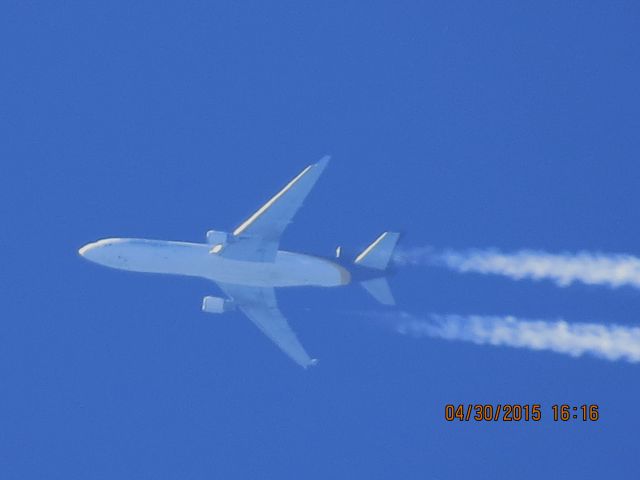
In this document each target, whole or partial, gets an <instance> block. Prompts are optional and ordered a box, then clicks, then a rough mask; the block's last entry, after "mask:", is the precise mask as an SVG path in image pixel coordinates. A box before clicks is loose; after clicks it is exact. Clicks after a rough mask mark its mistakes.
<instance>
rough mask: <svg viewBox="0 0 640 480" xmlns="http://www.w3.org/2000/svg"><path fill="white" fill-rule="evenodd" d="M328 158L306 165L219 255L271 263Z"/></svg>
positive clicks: (243, 226)
mask: <svg viewBox="0 0 640 480" xmlns="http://www.w3.org/2000/svg"><path fill="white" fill-rule="evenodd" d="M329 158H330V157H328V156H325V157H323V158H322V159H321V160H320V161H319V162H318V163H316V164H313V165H309V166H308V167H307V168H305V169H304V170H303V171H302V172H301V173H300V174H299V175H298V176H297V177H295V178H294V179H293V180H291V181H290V182H289V183H288V184H287V185H286V186H285V187H284V188H283V189H282V190H280V191H279V192H278V193H277V194H276V195H274V196H273V198H271V200H269V201H268V202H267V203H265V204H264V205H263V206H262V207H260V208H259V209H258V210H257V211H256V212H255V213H254V214H253V215H251V216H250V217H249V218H248V219H247V220H245V221H244V222H243V223H242V224H241V225H240V226H239V227H238V228H236V229H235V230H234V231H233V241H232V242H229V245H227V246H226V247H225V249H224V251H223V252H222V255H223V256H225V257H227V258H233V259H237V260H247V261H254V262H256V261H258V262H272V261H273V260H274V259H275V256H276V253H277V251H278V246H279V243H280V236H281V235H282V232H284V230H285V228H287V225H289V223H290V222H291V220H292V219H293V217H294V215H295V214H296V212H297V211H298V210H299V209H300V207H301V206H302V204H303V202H304V200H305V198H306V197H307V195H308V194H309V192H310V191H311V189H312V188H313V186H314V185H315V183H316V182H317V181H318V178H320V175H321V174H322V172H323V170H324V169H325V167H326V166H327V163H329Z"/></svg>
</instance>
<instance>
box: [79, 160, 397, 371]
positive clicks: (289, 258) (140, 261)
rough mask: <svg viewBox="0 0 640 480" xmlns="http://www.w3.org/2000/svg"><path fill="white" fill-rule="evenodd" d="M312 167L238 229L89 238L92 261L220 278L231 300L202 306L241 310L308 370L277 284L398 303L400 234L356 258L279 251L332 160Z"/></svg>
mask: <svg viewBox="0 0 640 480" xmlns="http://www.w3.org/2000/svg"><path fill="white" fill-rule="evenodd" d="M329 159H330V157H329V156H325V157H323V158H322V159H321V160H320V161H319V162H317V163H316V164H312V165H309V166H308V167H307V168H305V169H304V170H303V171H302V172H301V173H300V174H298V175H297V176H296V177H295V178H294V179H293V180H291V181H290V182H289V183H288V184H287V185H286V186H285V187H284V188H283V189H282V190H280V191H279V192H278V193H277V194H276V195H274V196H273V197H272V198H271V199H270V200H269V201H268V202H267V203H265V204H264V205H263V206H262V207H260V208H259V209H258V210H257V211H256V212H255V213H254V214H253V215H251V216H250V217H249V218H248V219H247V220H245V221H244V222H242V224H240V226H238V227H237V228H236V229H235V230H233V232H230V233H227V232H223V231H215V230H210V231H208V232H207V234H206V243H189V242H176V241H165V240H148V239H140V238H107V239H104V240H98V241H96V242H93V243H88V244H87V245H85V246H83V247H82V248H80V249H79V251H78V253H79V254H80V255H81V256H82V257H84V258H85V259H87V260H89V261H91V262H95V263H98V264H100V265H104V266H107V267H111V268H117V269H120V270H129V271H134V272H147V273H164V274H174V275H188V276H196V277H202V278H206V279H208V280H212V281H213V282H215V283H216V284H217V285H218V287H219V288H220V290H222V292H223V293H224V294H225V295H226V298H223V297H215V296H206V297H204V299H203V301H202V310H203V311H204V312H206V313H216V314H220V313H224V312H228V311H232V310H239V311H240V312H242V313H243V314H245V315H246V316H247V317H249V319H250V320H251V321H252V322H253V323H254V324H255V325H256V326H257V327H258V328H259V329H260V330H261V331H262V333H264V334H265V335H266V336H267V337H269V338H270V339H271V340H272V341H273V342H274V343H275V344H276V345H277V346H278V347H279V348H280V349H281V350H282V351H283V352H284V353H285V354H287V355H288V356H289V357H290V358H291V359H292V360H293V361H294V362H296V363H297V364H298V365H300V366H301V367H303V368H305V369H306V368H307V367H309V366H310V365H315V364H316V363H317V359H314V358H311V357H310V356H309V354H308V353H307V352H306V351H305V349H304V347H303V346H302V344H301V343H300V341H299V340H298V338H297V336H296V334H295V333H294V332H293V330H292V329H291V327H290V326H289V324H288V323H287V320H286V318H285V317H284V316H283V315H282V313H281V312H280V310H279V308H278V303H277V301H276V295H275V288H280V287H295V286H315V287H338V286H344V285H348V284H350V283H353V282H356V281H357V282H359V283H360V285H362V286H363V287H364V288H365V290H367V291H368V292H369V293H370V294H371V295H372V296H373V297H374V298H375V299H376V300H377V301H378V302H380V303H382V304H384V305H393V304H394V298H393V295H392V293H391V290H390V289H389V285H388V283H387V280H386V276H387V274H388V266H389V263H390V261H391V257H392V255H393V251H394V249H395V246H396V244H397V242H398V239H399V237H400V234H399V233H397V232H384V233H383V234H381V235H380V236H379V237H378V238H377V239H376V240H375V241H374V242H373V243H371V244H370V245H369V246H368V247H367V248H366V249H364V250H363V251H362V252H361V253H360V254H359V255H358V256H356V257H355V260H353V261H351V260H348V259H345V258H343V255H342V249H341V247H338V248H337V249H336V253H335V257H334V258H331V259H328V258H321V257H317V256H312V255H307V254H303V253H295V252H290V251H286V250H280V237H281V236H282V233H283V232H284V230H285V229H286V228H287V226H288V225H289V223H291V221H292V219H293V217H294V215H295V214H296V212H297V211H298V210H299V209H300V207H301V206H302V204H303V202H304V200H305V198H306V197H307V195H308V194H309V192H310V191H311V189H312V188H313V186H314V185H315V183H316V182H317V180H318V178H320V175H321V174H322V172H323V171H324V169H325V167H326V166H327V164H328V163H329Z"/></svg>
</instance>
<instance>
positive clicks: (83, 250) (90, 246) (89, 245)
mask: <svg viewBox="0 0 640 480" xmlns="http://www.w3.org/2000/svg"><path fill="white" fill-rule="evenodd" d="M95 246H96V244H95V242H94V243H87V244H86V245H85V246H84V247H81V248H80V249H79V250H78V253H79V254H80V256H82V257H84V256H86V255H87V253H88V252H89V251H91V250H93V249H94V248H95Z"/></svg>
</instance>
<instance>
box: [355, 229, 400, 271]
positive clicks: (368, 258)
mask: <svg viewBox="0 0 640 480" xmlns="http://www.w3.org/2000/svg"><path fill="white" fill-rule="evenodd" d="M399 238H400V234H399V233H397V232H384V233H383V234H382V235H380V236H379V237H378V238H376V239H375V241H374V242H373V243H372V244H371V245H369V246H368V247H367V248H365V249H364V250H363V251H362V253H361V254H360V255H358V256H357V257H356V260H355V262H354V263H355V264H356V265H361V266H363V267H369V268H374V269H376V270H386V268H387V266H388V265H389V261H390V260H391V256H392V255H393V251H394V249H395V248H396V244H397V243H398V239H399Z"/></svg>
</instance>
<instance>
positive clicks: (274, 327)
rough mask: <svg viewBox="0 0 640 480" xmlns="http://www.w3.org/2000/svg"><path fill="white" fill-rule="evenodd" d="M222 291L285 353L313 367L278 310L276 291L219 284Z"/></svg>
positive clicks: (301, 363) (294, 359) (305, 365)
mask: <svg viewBox="0 0 640 480" xmlns="http://www.w3.org/2000/svg"><path fill="white" fill-rule="evenodd" d="M218 286H219V287H220V289H221V290H222V291H223V292H224V293H226V294H227V295H228V296H229V297H231V299H232V300H233V301H234V302H235V305H236V306H237V307H238V308H239V309H240V311H242V313H244V314H245V315H246V316H247V317H249V320H251V321H252V322H253V323H254V324H255V325H256V326H257V327H258V328H259V329H260V330H261V331H262V333H264V334H265V335H266V336H267V337H269V338H270V339H271V340H272V341H273V342H274V343H275V344H276V345H277V346H278V347H279V348H280V349H281V350H282V351H283V352H284V353H286V354H287V355H288V356H289V357H291V359H292V360H293V361H294V362H296V363H297V364H298V365H300V366H301V367H303V368H307V367H308V366H309V365H314V364H315V363H316V360H314V359H312V358H311V357H310V356H309V354H307V352H306V351H305V349H304V347H303V346H302V345H301V344H300V341H299V340H298V337H296V334H295V333H294V332H293V330H291V327H290V326H289V324H288V323H287V319H286V318H284V315H282V312H280V310H279V309H278V303H277V301H276V295H275V291H274V289H273V288H266V287H248V286H244V285H231V284H227V283H218Z"/></svg>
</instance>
